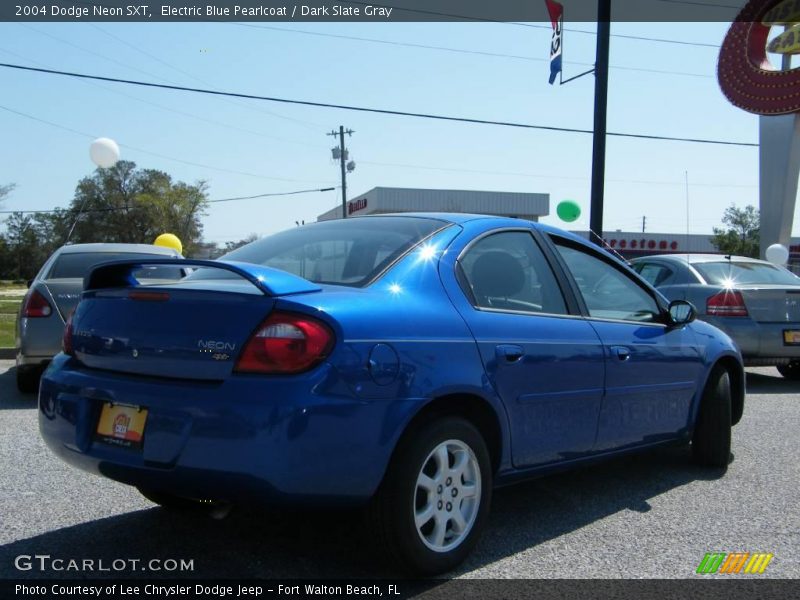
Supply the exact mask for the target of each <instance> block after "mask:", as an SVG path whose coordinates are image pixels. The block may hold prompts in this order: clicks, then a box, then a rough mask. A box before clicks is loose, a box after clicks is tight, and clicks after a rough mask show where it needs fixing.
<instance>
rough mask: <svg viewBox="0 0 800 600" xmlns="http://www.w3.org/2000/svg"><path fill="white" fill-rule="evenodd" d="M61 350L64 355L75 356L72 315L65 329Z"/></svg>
mask: <svg viewBox="0 0 800 600" xmlns="http://www.w3.org/2000/svg"><path fill="white" fill-rule="evenodd" d="M61 348H62V349H63V350H64V354H69V355H70V356H75V352H74V350H73V349H72V315H70V316H69V318H68V319H67V324H66V326H65V327H64V337H63V338H62V339H61Z"/></svg>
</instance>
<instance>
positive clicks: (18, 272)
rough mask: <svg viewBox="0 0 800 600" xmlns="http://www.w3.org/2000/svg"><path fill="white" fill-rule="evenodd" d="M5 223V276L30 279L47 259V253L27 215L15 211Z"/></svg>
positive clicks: (30, 218)
mask: <svg viewBox="0 0 800 600" xmlns="http://www.w3.org/2000/svg"><path fill="white" fill-rule="evenodd" d="M5 225H6V234H5V246H6V249H7V252H6V253H5V254H6V255H7V256H6V260H5V261H4V262H5V263H6V264H5V269H6V273H5V276H6V277H10V278H11V279H32V278H33V277H34V276H35V275H36V272H37V271H38V270H39V268H40V267H41V266H42V264H44V261H45V260H47V254H45V250H44V248H43V247H42V245H41V244H40V243H39V237H38V235H37V231H36V225H35V222H34V220H33V218H32V217H30V216H29V215H25V214H23V213H21V212H15V213H12V215H11V216H10V217H9V218H8V219H7V220H6V223H5Z"/></svg>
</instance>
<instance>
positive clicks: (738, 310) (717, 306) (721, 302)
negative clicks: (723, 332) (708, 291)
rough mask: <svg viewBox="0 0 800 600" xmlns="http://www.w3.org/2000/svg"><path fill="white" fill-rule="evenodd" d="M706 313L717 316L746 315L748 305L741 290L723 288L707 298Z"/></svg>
mask: <svg viewBox="0 0 800 600" xmlns="http://www.w3.org/2000/svg"><path fill="white" fill-rule="evenodd" d="M706 314H708V315H714V316H716V317H746V316H747V307H746V306H745V304H744V298H742V294H741V292H737V291H736V290H722V291H721V292H719V293H718V294H714V295H713V296H711V297H710V298H709V299H708V300H706Z"/></svg>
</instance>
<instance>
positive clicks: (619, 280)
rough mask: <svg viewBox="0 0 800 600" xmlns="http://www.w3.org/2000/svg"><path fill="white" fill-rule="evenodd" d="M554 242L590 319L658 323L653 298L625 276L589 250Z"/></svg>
mask: <svg viewBox="0 0 800 600" xmlns="http://www.w3.org/2000/svg"><path fill="white" fill-rule="evenodd" d="M554 241H555V243H556V247H557V248H558V251H559V253H560V254H561V256H562V257H563V258H564V261H565V262H566V263H567V268H568V269H569V271H570V272H571V273H572V276H573V278H574V279H575V282H576V283H577V284H578V287H579V288H580V291H581V295H582V296H583V300H584V302H585V303H586V308H587V309H588V310H589V315H590V316H592V317H597V318H601V319H615V320H622V321H638V322H654V321H657V320H658V318H659V316H660V314H661V311H660V310H659V308H658V304H657V303H656V301H655V299H654V298H653V297H652V296H651V295H650V294H649V293H648V292H647V291H645V290H644V289H643V288H642V287H640V286H639V284H637V283H636V282H635V281H634V280H633V279H631V277H630V276H629V275H626V274H625V273H624V272H623V271H622V270H621V269H617V268H616V267H614V266H613V265H611V264H610V263H608V262H606V261H604V260H602V259H601V258H599V257H598V256H595V255H594V254H592V253H590V252H589V251H586V250H582V249H581V250H579V249H577V248H574V247H572V246H568V245H565V244H563V243H561V242H559V241H558V240H554Z"/></svg>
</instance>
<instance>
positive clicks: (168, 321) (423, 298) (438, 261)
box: [39, 214, 743, 503]
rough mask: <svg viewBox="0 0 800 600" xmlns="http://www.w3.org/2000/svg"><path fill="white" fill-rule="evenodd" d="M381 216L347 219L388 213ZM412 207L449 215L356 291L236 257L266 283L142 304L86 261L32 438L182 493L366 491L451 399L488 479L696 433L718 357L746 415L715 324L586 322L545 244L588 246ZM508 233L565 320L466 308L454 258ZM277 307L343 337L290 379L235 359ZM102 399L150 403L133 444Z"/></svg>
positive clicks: (554, 233)
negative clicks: (403, 443)
mask: <svg viewBox="0 0 800 600" xmlns="http://www.w3.org/2000/svg"><path fill="white" fill-rule="evenodd" d="M392 218H395V217H389V216H383V217H364V218H362V219H358V220H359V221H362V220H368V219H374V221H372V222H374V223H375V225H376V226H386V223H390V222H391V219H392ZM397 218H399V217H397ZM404 218H409V216H408V215H405V216H404ZM415 218H420V219H422V218H425V219H431V218H432V219H438V220H440V221H441V226H437V227H435V228H434V232H433V233H432V235H430V236H429V237H428V238H427V239H424V240H422V241H421V242H420V243H419V244H418V245H416V246H415V247H413V248H411V249H410V250H409V251H408V252H406V253H405V254H404V255H403V256H402V257H400V258H399V259H398V260H396V261H395V262H394V263H393V264H391V265H390V266H389V267H388V268H387V269H386V270H384V271H383V272H381V273H379V274H378V275H377V278H375V279H374V280H373V281H371V282H369V283H368V284H366V285H363V286H362V287H349V286H345V285H332V284H326V283H309V282H308V281H306V280H305V279H300V278H298V277H296V276H294V275H288V274H286V273H282V272H280V271H275V270H272V269H269V268H266V267H261V266H255V265H248V264H246V263H236V264H234V265H233V266H231V267H230V269H232V270H235V271H239V272H242V273H244V274H245V278H248V279H252V280H253V281H254V282H256V283H257V284H258V282H263V285H260V286H259V287H258V289H257V288H256V287H255V286H254V285H251V284H250V283H247V282H246V281H244V280H243V279H241V278H240V279H238V280H237V279H230V280H228V279H226V280H224V281H216V280H208V281H205V282H204V281H202V280H200V281H194V282H193V281H192V278H191V277H190V278H188V279H187V280H185V282H181V283H178V284H175V285H171V286H160V287H159V288H158V289H161V290H167V291H168V292H169V300H168V301H165V302H135V301H131V300H130V299H129V298H128V296H127V294H128V292H129V291H130V289H131V287H130V285H128V284H124V283H123V284H120V283H119V282H118V281H117V282H116V283H114V285H112V286H111V287H108V288H106V287H104V286H103V285H102V283H103V282H104V281H106V282H107V283H112V279H104V275H103V273H102V269H106V275H108V273H109V271H108V269H112V267H102V268H101V269H98V270H97V271H95V273H94V274H93V275H92V277H91V278H90V280H89V286H88V287H89V289H88V290H87V291H86V292H84V297H83V300H82V302H81V304H80V305H79V308H78V309H77V311H76V313H75V315H74V318H73V328H74V329H73V339H74V345H75V356H67V355H64V354H60V355H58V356H57V357H56V358H55V359H54V361H53V363H52V365H51V366H50V368H49V369H48V370H47V371H46V373H45V375H44V377H43V379H42V385H41V390H40V395H39V407H40V426H41V432H42V435H43V436H44V439H45V440H46V441H47V443H48V445H49V446H50V448H51V449H52V450H53V451H54V452H56V453H57V454H58V455H59V456H60V457H61V458H63V459H64V460H66V461H68V462H69V463H71V464H73V465H75V466H78V467H80V468H83V469H86V470H90V471H95V472H99V473H101V474H103V475H105V476H107V477H110V478H112V479H115V480H118V481H122V482H125V483H129V484H133V485H137V486H140V487H143V488H147V489H152V490H161V491H164V492H168V493H171V494H175V495H177V496H183V497H189V498H210V499H215V500H226V501H236V500H240V499H244V498H265V499H275V500H280V499H284V500H304V501H310V502H320V503H363V502H366V501H367V500H368V499H369V498H370V497H371V496H372V495H373V494H374V493H375V491H376V490H377V489H378V486H379V485H380V484H381V481H382V479H383V478H384V475H385V473H386V471H387V466H388V465H389V463H390V459H391V458H392V454H393V452H394V451H395V448H396V447H397V444H398V440H400V438H401V436H402V434H403V432H404V431H406V429H407V427H409V424H410V423H413V422H414V421H415V419H416V418H417V417H418V415H420V414H424V413H425V411H427V410H429V409H430V407H431V406H434V405H439V404H441V406H443V407H444V406H446V407H447V411H448V412H456V413H458V412H459V407H463V414H464V416H465V417H467V418H468V419H470V420H472V421H473V422H475V425H476V427H477V428H478V429H479V430H480V431H481V433H482V434H483V435H484V437H485V438H486V439H487V446H488V447H489V450H490V452H491V454H492V462H493V464H494V467H495V468H496V475H495V479H494V481H495V484H503V483H507V482H510V481H512V480H514V479H515V478H519V477H525V476H528V475H533V474H538V473H541V472H544V471H546V470H549V469H552V468H561V467H564V466H567V465H570V464H573V463H579V462H581V461H584V460H587V459H592V458H595V457H598V456H602V455H609V454H615V453H619V452H624V451H628V450H633V449H639V448H643V447H647V446H652V445H655V444H660V443H668V442H674V441H681V440H682V441H688V440H689V439H690V438H691V435H692V431H693V429H694V426H695V419H696V417H697V412H698V404H699V400H700V397H701V394H702V392H703V390H704V387H705V386H706V381H707V379H708V378H709V375H710V373H711V372H712V369H713V368H714V366H715V365H717V364H720V363H721V364H724V365H725V367H726V369H727V370H728V372H729V373H730V379H731V385H732V389H733V396H734V399H733V402H734V408H733V412H734V415H735V417H734V421H735V420H738V417H739V416H741V403H742V402H743V387H742V382H743V378H742V367H741V356H740V355H739V352H738V350H737V349H736V347H735V346H734V344H733V343H732V342H731V340H730V339H729V338H728V337H727V336H726V335H725V334H723V333H722V332H720V331H719V330H717V329H715V328H713V327H711V326H709V325H707V324H704V323H700V322H692V323H689V324H685V325H682V326H674V325H670V324H668V323H667V321H666V320H662V321H661V322H632V321H622V320H614V319H600V318H591V317H589V316H587V313H586V306H585V304H584V301H583V300H582V298H581V296H580V292H579V288H578V286H577V284H576V283H575V281H574V280H573V279H571V276H570V275H569V273H568V272H567V270H566V263H565V262H564V260H563V259H562V258H561V257H560V256H559V253H558V252H557V251H556V249H555V246H554V245H553V239H554V238H555V239H563V240H568V243H569V244H572V245H574V246H576V247H579V248H586V249H587V251H593V250H590V249H591V248H593V247H591V246H589V245H587V244H585V242H583V241H581V240H579V239H578V238H576V237H574V236H571V235H570V234H567V233H564V232H562V231H560V230H557V229H554V228H550V227H546V226H543V225H538V224H532V223H528V222H526V221H520V220H515V219H501V218H494V217H480V216H470V215H438V214H436V215H418V216H416V217H415ZM353 220H355V219H353ZM348 221H350V219H348ZM311 227H315V226H311ZM500 230H509V231H524V232H528V234H530V235H533V236H534V239H535V240H536V243H537V244H538V247H540V248H541V250H542V252H543V254H544V256H546V258H547V261H548V264H549V265H550V268H552V269H553V272H554V275H555V280H556V281H558V285H559V288H560V290H561V293H562V294H563V296H564V304H565V306H566V307H567V309H566V313H567V314H558V315H552V314H545V313H538V314H534V313H531V312H524V311H511V310H485V309H478V308H476V307H475V306H474V303H473V301H472V300H471V298H470V297H469V295H468V290H465V289H464V285H463V281H461V280H460V275H459V272H458V267H457V260H458V259H459V256H461V255H462V253H463V252H464V251H465V249H468V248H469V247H470V244H472V243H473V242H475V240H477V239H479V238H481V236H484V235H487V234H490V233H491V232H493V231H500ZM604 260H607V261H609V262H610V263H611V264H614V265H617V266H618V267H619V268H620V269H622V270H624V271H625V272H626V273H628V274H629V276H630V277H631V279H633V280H635V281H637V282H639V283H640V285H641V286H642V287H643V289H646V290H648V292H649V293H651V294H652V296H653V298H655V299H656V302H657V303H658V305H659V306H660V308H661V310H663V311H664V319H667V317H666V302H665V301H664V299H663V298H662V297H661V296H660V295H659V294H658V293H657V292H655V291H652V288H650V287H649V285H648V284H646V283H645V282H643V281H642V280H641V279H639V278H638V276H637V275H635V274H634V273H632V272H630V271H629V270H628V269H627V267H625V266H624V265H623V264H622V263H621V262H619V261H617V260H616V259H615V258H613V257H610V256H604ZM189 266H191V265H189ZM272 279H274V284H273V283H272V282H271V280H272ZM129 283H130V284H131V285H133V284H134V282H133V281H131V282H129ZM281 286H284V287H283V288H282V290H281V289H279V288H281ZM293 286H294V287H293ZM147 289H152V288H150V287H148V288H147ZM271 311H285V312H289V313H299V314H305V315H309V316H312V317H315V318H317V319H320V320H322V321H323V322H324V323H325V324H327V326H328V327H329V328H330V330H331V331H332V332H333V334H334V336H335V345H334V346H333V348H332V350H331V351H330V353H329V355H328V356H327V357H326V358H325V360H324V361H322V362H321V363H320V364H318V365H316V366H315V367H313V368H311V369H310V370H308V371H306V372H303V373H301V374H297V375H261V374H247V373H238V372H235V371H234V365H235V364H236V359H237V356H238V353H239V352H240V351H241V349H242V347H243V346H244V345H245V344H246V343H247V341H248V338H249V337H250V335H251V334H252V333H253V331H254V329H255V328H256V327H257V326H258V325H259V323H261V322H262V321H263V320H264V319H265V318H266V317H267V315H268V314H269V313H270V312H271ZM198 342H200V347H203V345H205V346H208V345H209V344H210V343H212V342H213V343H215V344H216V343H222V344H223V345H222V346H220V348H223V349H225V351H226V354H229V356H227V358H225V359H222V360H213V359H212V358H211V355H210V354H209V353H208V352H201V351H200V350H199V349H198ZM134 349H135V350H136V352H135V353H134V354H135V356H134V355H133V354H132V353H131V352H132V350H134ZM104 402H113V403H119V404H129V405H135V406H143V407H146V408H147V409H148V411H149V414H148V417H147V423H146V429H145V433H144V445H143V448H142V450H141V451H139V452H135V451H131V450H128V449H124V448H117V447H113V446H108V445H105V444H102V443H99V442H97V441H95V439H94V432H95V430H96V428H97V420H98V417H99V412H100V407H101V405H102V404H103V403H104Z"/></svg>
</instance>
